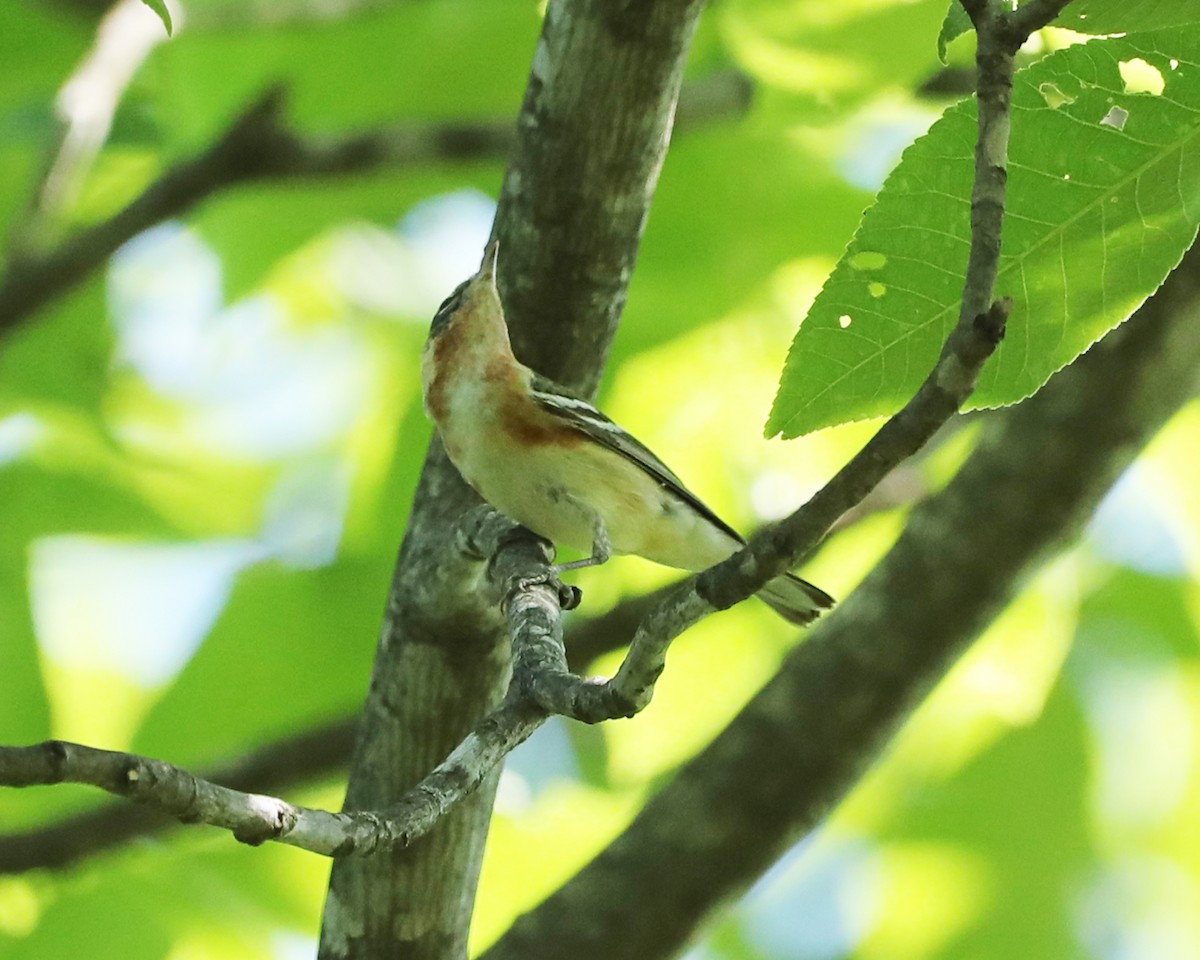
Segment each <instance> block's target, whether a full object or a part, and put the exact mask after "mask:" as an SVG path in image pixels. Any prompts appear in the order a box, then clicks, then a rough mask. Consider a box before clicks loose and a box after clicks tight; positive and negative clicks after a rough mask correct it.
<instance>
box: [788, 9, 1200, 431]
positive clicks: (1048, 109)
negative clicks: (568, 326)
mask: <svg viewBox="0 0 1200 960" xmlns="http://www.w3.org/2000/svg"><path fill="white" fill-rule="evenodd" d="M975 117H976V113H975V105H974V102H964V103H961V104H958V105H956V106H954V107H951V108H950V109H949V110H948V111H947V112H946V114H945V115H944V116H943V117H942V119H941V120H939V121H938V122H937V123H936V124H934V126H933V127H932V128H931V129H930V131H929V133H928V134H926V135H925V136H924V137H922V138H921V139H919V140H918V141H917V142H916V143H914V144H913V145H912V146H911V147H910V148H909V149H908V150H907V151H906V152H905V154H904V157H903V158H902V160H901V161H900V164H899V166H898V167H897V168H896V169H895V171H893V173H892V175H891V176H890V177H889V178H888V180H887V182H886V183H885V184H884V187H883V190H882V191H881V192H880V195H879V198H878V200H877V201H876V203H875V205H874V206H873V207H871V208H870V209H869V210H868V211H867V212H866V214H865V215H864V216H863V219H862V223H861V224H860V226H859V229H858V232H857V233H856V234H855V236H854V239H853V240H852V241H851V242H850V246H849V248H848V249H847V250H846V252H845V253H844V254H843V256H842V259H841V260H840V261H839V263H838V264H837V266H836V267H835V268H834V271H833V273H832V274H831V275H830V277H829V279H828V280H827V281H826V283H825V287H824V289H823V290H822V291H821V293H820V294H819V295H818V297H817V299H816V301H815V302H814V303H813V306H812V308H811V309H810V311H809V313H808V316H807V318H806V319H805V321H804V323H803V325H802V326H801V328H800V331H799V332H798V333H797V335H796V338H795V340H794V341H793V343H792V348H791V350H790V352H789V354H788V359H787V363H786V364H785V366H784V371H783V376H782V378H781V380H780V386H779V392H778V394H777V396H776V398H775V405H774V408H773V409H772V411H771V416H770V418H769V420H768V422H767V434H768V435H769V436H773V435H775V434H777V433H783V434H784V435H785V436H788V437H794V436H798V435H800V434H802V433H807V432H810V431H813V430H818V429H820V428H822V427H828V426H832V425H834V424H838V423H845V422H848V421H852V420H863V419H867V418H870V417H878V416H884V415H887V414H891V413H893V412H895V411H896V410H897V409H899V407H900V406H901V405H902V404H903V403H904V402H905V401H906V400H907V399H908V398H909V397H910V396H911V395H912V394H913V393H914V392H915V390H916V388H917V386H918V385H919V384H920V382H921V380H922V379H923V378H924V377H925V376H926V374H928V372H929V370H930V369H931V368H932V366H933V363H934V361H935V360H936V358H937V355H938V351H939V350H940V348H941V344H942V342H943V340H944V339H945V337H946V335H947V334H948V333H949V331H950V329H951V328H952V327H953V325H954V324H955V322H956V321H957V319H958V310H959V304H960V301H961V297H962V283H963V276H964V272H965V270H966V263H967V252H968V246H969V239H970V228H969V222H968V221H969V215H970V194H971V179H972V164H973V161H972V152H973V150H974V145H975V128H976V120H975ZM1198 223H1200V28H1194V29H1190V30H1172V31H1165V30H1164V31H1158V32H1155V33H1148V34H1140V35H1130V36H1128V37H1119V38H1108V39H1103V40H1093V41H1091V42H1089V43H1086V44H1081V45H1078V46H1074V47H1069V48H1067V49H1066V50H1062V51H1060V52H1059V53H1056V54H1054V55H1053V56H1050V57H1047V58H1046V59H1045V60H1042V61H1041V62H1039V63H1037V64H1035V65H1033V66H1032V67H1030V68H1029V69H1028V70H1024V71H1021V72H1020V73H1019V74H1018V75H1017V79H1016V84H1015V87H1014V90H1013V134H1012V143H1011V146H1010V150H1009V192H1008V216H1007V219H1006V222H1005V230H1004V243H1003V248H1002V256H1001V263H1000V274H999V278H998V282H997V288H996V292H997V295H1006V296H1011V297H1012V298H1013V300H1014V301H1015V309H1014V311H1013V317H1012V321H1011V322H1010V323H1009V329H1008V336H1007V338H1006V339H1005V341H1004V343H1003V344H1002V345H1001V347H1000V349H999V350H998V351H997V353H996V355H995V356H994V357H993V358H992V359H991V360H990V361H989V362H988V364H987V366H986V367H985V368H984V371H983V375H982V377H981V379H980V384H979V388H978V390H977V391H976V392H975V394H974V396H973V397H972V398H971V400H970V406H971V407H998V406H1003V405H1005V404H1009V403H1015V402H1016V401H1018V400H1021V399H1023V398H1025V397H1027V396H1029V395H1030V394H1031V393H1033V392H1034V391H1035V390H1037V389H1038V387H1040V386H1041V385H1042V384H1043V383H1045V382H1046V380H1047V379H1048V378H1049V377H1050V375H1051V374H1053V373H1054V372H1055V371H1056V370H1059V369H1061V368H1062V367H1063V366H1065V365H1066V364H1068V363H1070V362H1071V361H1072V360H1073V359H1074V358H1075V357H1077V356H1078V355H1079V354H1080V353H1082V352H1083V351H1084V350H1086V349H1087V348H1088V347H1089V346H1090V345H1091V344H1092V343H1094V342H1095V341H1096V340H1098V339H1099V338H1100V337H1102V336H1103V335H1104V334H1105V333H1106V332H1107V331H1108V330H1110V329H1112V328H1113V327H1115V326H1116V325H1117V324H1119V323H1121V321H1123V320H1124V319H1125V318H1126V317H1128V316H1129V315H1130V314H1131V313H1132V312H1133V311H1134V310H1135V309H1137V307H1138V306H1139V305H1140V304H1141V303H1142V301H1144V300H1145V299H1146V298H1147V297H1148V296H1149V295H1150V294H1151V293H1153V292H1154V290H1155V289H1157V287H1158V285H1159V284H1160V283H1162V281H1163V278H1164V277H1166V275H1167V273H1168V272H1169V271H1170V270H1171V269H1172V268H1173V267H1174V266H1175V265H1176V264H1177V263H1178V262H1179V259H1180V257H1181V256H1182V255H1183V252H1184V250H1186V249H1187V247H1188V246H1189V245H1190V244H1191V242H1192V239H1193V238H1194V237H1195V235H1196V227H1197V224H1198Z"/></svg>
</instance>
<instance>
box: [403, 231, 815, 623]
mask: <svg viewBox="0 0 1200 960" xmlns="http://www.w3.org/2000/svg"><path fill="white" fill-rule="evenodd" d="M498 258H499V244H498V243H497V242H496V241H494V240H493V241H492V242H491V243H489V244H488V247H487V249H486V252H485V253H484V257H483V261H482V264H481V265H480V268H479V270H478V271H477V272H476V273H475V274H474V275H473V276H471V277H470V278H468V279H467V280H465V281H463V282H462V283H460V284H459V285H458V286H457V287H456V288H455V290H454V292H453V293H451V294H450V296H448V297H447V298H446V299H445V301H443V303H442V305H441V306H440V307H439V308H438V310H437V313H436V314H435V315H434V318H433V322H432V324H431V326H430V332H429V338H428V340H427V341H426V344H425V348H424V350H423V352H422V357H421V384H422V394H423V400H424V406H425V411H426V413H427V414H428V415H429V417H430V419H431V420H432V421H433V422H434V425H435V426H436V428H437V431H438V433H439V435H440V436H441V440H442V445H443V447H444V448H445V451H446V454H447V456H448V457H449V458H450V461H451V463H453V464H454V466H455V467H456V468H457V470H458V472H459V473H460V474H461V475H462V477H463V479H464V480H465V481H466V482H467V483H468V484H469V485H470V486H471V487H472V488H473V489H474V490H475V492H476V493H478V494H479V496H480V497H482V498H483V499H484V500H485V501H487V502H488V503H489V504H490V505H491V506H492V507H493V508H495V509H496V510H498V511H499V512H500V513H502V514H504V515H506V516H507V517H509V518H510V519H511V520H514V521H516V522H517V523H519V524H521V525H523V526H525V527H527V528H529V529H530V530H532V531H533V532H534V533H536V534H537V535H538V536H540V537H543V538H544V539H546V540H549V541H550V542H551V543H553V544H554V545H555V547H556V548H562V547H567V548H570V549H572V550H575V551H578V552H581V553H587V552H589V551H590V553H589V556H587V557H586V558H584V559H581V560H574V561H571V562H569V563H562V564H558V565H556V566H554V567H552V570H553V571H554V572H555V573H562V572H565V571H567V570H575V569H579V568H582V567H589V566H594V565H598V564H602V563H605V562H606V561H607V560H608V559H609V558H610V557H611V556H613V555H614V554H635V555H637V556H641V557H645V558H646V559H648V560H652V561H654V562H656V563H659V564H663V565H665V566H668V567H676V568H679V569H682V570H689V571H693V572H698V571H701V570H705V569H707V568H708V567H711V566H713V565H714V564H716V563H719V562H720V561H722V560H725V559H726V558H728V557H729V556H731V555H732V554H733V553H735V552H736V551H737V550H739V549H740V548H741V547H742V546H744V545H745V542H746V541H745V539H744V538H743V537H742V536H741V535H740V534H739V533H738V532H737V531H736V530H734V529H733V528H732V527H731V526H729V524H727V523H726V522H725V521H723V520H722V519H721V518H720V517H718V516H717V514H716V513H714V512H713V511H712V510H711V509H710V508H709V507H708V506H706V505H705V503H704V502H703V501H702V500H701V499H700V498H699V497H697V496H696V495H695V494H694V493H692V492H691V490H689V489H688V488H687V487H686V486H685V485H684V483H683V481H682V480H680V479H679V477H678V476H676V475H675V473H674V472H673V471H672V470H671V469H670V468H669V467H667V465H666V464H664V463H663V462H662V460H660V459H659V458H658V457H657V456H656V455H655V454H654V453H653V452H651V450H650V449H649V448H647V447H646V446H645V444H643V443H641V442H640V441H638V440H637V439H636V438H634V437H633V436H632V435H631V434H630V433H628V432H627V431H626V430H624V429H622V428H621V427H619V426H618V425H617V424H615V423H614V422H613V421H612V420H611V419H609V418H608V417H607V416H605V415H604V414H603V413H601V412H600V411H599V410H598V409H597V408H596V407H595V406H593V405H592V404H591V403H588V402H587V401H586V400H584V399H583V398H581V397H579V396H576V395H575V394H573V393H572V392H571V391H569V390H567V389H566V388H564V387H562V386H560V385H559V384H556V383H554V382H552V381H551V380H548V379H546V378H545V377H543V376H541V375H540V374H538V373H536V372H535V371H533V370H532V369H530V368H529V367H527V366H525V365H524V364H523V363H521V362H520V361H519V360H518V359H517V358H516V356H515V355H514V353H513V349H512V344H511V341H510V340H509V335H508V326H507V322H506V320H505V315H504V307H503V304H502V303H501V299H500V292H499V290H498V288H497V286H496V269H497V262H498ZM758 596H759V597H760V598H761V599H762V600H763V601H765V602H766V603H767V604H768V605H769V606H770V607H771V608H772V609H774V610H775V611H776V612H778V613H779V614H780V615H781V616H782V617H784V619H786V620H788V621H789V622H791V623H794V624H806V623H809V622H811V621H812V620H813V619H815V618H816V617H817V616H819V615H820V613H821V612H822V611H823V610H826V609H828V608H829V607H831V606H833V603H834V600H833V598H832V597H830V596H829V594H827V593H826V592H825V591H824V590H822V589H821V588H820V587H816V586H814V585H813V584H811V583H808V582H807V581H805V580H802V579H800V578H799V577H797V576H795V575H793V574H791V573H785V574H783V575H782V576H779V577H776V578H775V579H773V580H770V581H769V582H768V583H767V584H766V586H764V587H763V588H762V589H761V590H760V591H759V592H758Z"/></svg>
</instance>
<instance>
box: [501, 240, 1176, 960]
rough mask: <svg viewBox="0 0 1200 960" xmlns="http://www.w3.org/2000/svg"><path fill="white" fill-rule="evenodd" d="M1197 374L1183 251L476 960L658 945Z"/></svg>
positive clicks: (734, 882)
mask: <svg viewBox="0 0 1200 960" xmlns="http://www.w3.org/2000/svg"><path fill="white" fill-rule="evenodd" d="M1198 373H1200V249H1193V250H1192V251H1191V252H1190V253H1189V254H1188V256H1187V257H1186V258H1185V260H1184V261H1183V263H1182V264H1181V265H1180V266H1179V268H1178V269H1176V271H1175V272H1174V273H1173V274H1172V275H1171V276H1170V277H1169V278H1168V280H1167V282H1166V283H1165V284H1164V286H1163V287H1162V289H1161V290H1160V291H1159V292H1158V293H1157V294H1156V295H1155V296H1154V298H1153V299H1152V300H1150V301H1148V302H1147V303H1146V304H1145V305H1144V306H1143V307H1142V309H1141V310H1139V311H1138V313H1137V315H1136V316H1135V317H1134V318H1133V319H1131V320H1130V321H1128V323H1127V324H1126V325H1125V326H1124V327H1122V328H1121V329H1119V330H1116V331H1114V332H1113V333H1111V334H1109V336H1107V337H1106V338H1105V339H1104V340H1102V341H1101V342H1100V343H1099V344H1097V345H1096V346H1093V347H1092V349H1091V350H1090V351H1088V353H1087V354H1085V355H1084V356H1083V357H1081V358H1080V359H1079V360H1078V361H1076V363H1075V364H1073V365H1072V366H1071V367H1068V368H1067V369H1066V370H1064V371H1062V372H1061V373H1059V374H1057V375H1056V376H1055V377H1054V378H1053V379H1052V380H1051V381H1050V382H1049V383H1048V384H1047V385H1046V386H1045V387H1043V388H1042V390H1041V391H1040V392H1039V393H1038V394H1037V395H1036V396H1034V397H1033V398H1032V399H1030V400H1027V401H1025V402H1024V403H1022V404H1020V405H1019V406H1017V407H1014V408H1011V409H1010V410H1008V411H1006V412H1004V413H1003V414H1001V415H998V416H997V417H995V418H994V419H993V420H991V421H990V422H989V424H988V427H987V428H986V430H985V433H984V436H983V438H982V439H981V441H980V443H979V445H978V446H977V448H976V450H975V452H974V453H973V454H972V455H971V456H970V458H969V459H968V461H967V463H966V464H965V465H964V467H963V468H962V470H961V471H960V472H959V474H958V475H957V476H956V477H955V478H954V479H953V480H952V481H951V483H950V484H949V485H948V486H947V487H946V488H945V489H944V490H943V491H942V492H940V493H938V494H936V495H934V496H933V497H931V498H930V499H928V500H926V501H925V502H924V503H922V504H921V505H919V506H918V507H917V508H916V509H915V510H914V512H913V515H912V518H911V520H910V522H909V524H908V525H907V527H906V529H905V532H904V534H903V535H902V536H901V538H900V540H899V541H898V542H897V543H896V545H895V547H894V548H893V549H892V550H891V551H890V552H889V553H888V555H887V557H885V559H884V560H883V561H882V562H881V563H880V565H879V566H878V567H877V568H876V569H875V570H874V571H873V572H872V573H871V574H870V575H869V576H868V577H867V579H866V580H865V581H864V582H863V583H862V585H861V586H860V587H859V588H858V590H856V591H855V592H854V594H853V595H851V596H850V597H849V598H848V599H847V600H846V601H845V602H844V603H843V604H842V605H841V607H840V608H839V609H838V610H835V611H834V612H833V613H832V614H830V615H828V616H827V617H826V618H824V619H822V620H821V621H820V623H818V625H817V626H816V627H815V628H814V629H813V630H812V632H811V634H810V636H809V637H808V638H807V639H806V641H805V642H804V643H803V644H801V645H800V646H798V647H797V648H796V649H795V650H794V651H793V652H792V653H791V654H790V655H789V657H788V658H787V660H786V661H785V663H784V665H783V668H782V669H781V670H780V672H779V673H778V674H777V675H776V677H775V678H773V679H772V680H771V681H770V682H769V683H768V685H767V686H766V687H765V688H764V689H763V690H762V691H761V692H760V693H759V694H758V695H757V696H756V697H755V698H754V699H753V700H752V701H751V702H750V704H749V705H748V706H747V707H746V708H745V709H744V710H743V711H742V713H741V714H740V715H739V716H738V718H737V719H736V720H735V721H734V722H733V723H732V724H731V725H730V726H729V727H727V728H726V729H725V730H724V731H723V732H722V733H721V734H720V735H719V736H718V738H717V739H716V740H715V741H714V742H713V743H712V744H711V745H710V746H709V747H708V748H707V749H706V750H705V751H704V752H702V753H701V754H700V755H699V756H697V757H696V758H695V759H694V760H692V761H691V762H690V763H688V764H687V765H686V766H685V767H684V768H683V769H682V770H681V771H680V772H679V773H678V775H677V776H676V777H675V779H674V780H673V781H672V782H671V783H670V784H669V785H668V786H667V787H666V788H665V789H663V791H662V792H661V793H659V794H658V795H657V796H656V797H655V798H653V799H652V800H651V801H650V802H649V804H647V806H646V807H645V808H644V809H643V810H642V812H641V813H640V814H639V815H638V817H637V819H636V820H635V821H634V823H633V824H632V825H631V826H630V827H629V829H628V830H627V831H626V832H625V833H624V834H623V835H622V836H621V837H619V838H618V839H617V840H616V841H615V842H614V843H613V844H612V845H611V846H610V847H609V848H608V849H606V850H605V851H603V852H602V853H601V854H600V855H599V856H598V857H597V858H596V859H595V860H593V861H592V862H591V863H590V864H589V865H588V866H586V867H585V868H584V869H583V870H582V871H581V872H580V873H579V874H578V875H577V876H576V877H575V878H574V879H572V880H570V881H569V882H568V883H567V884H566V885H565V886H564V887H563V888H561V889H560V890H559V891H557V892H556V893H554V894H553V895H551V896H550V898H549V899H547V900H546V901H545V902H544V903H542V904H541V905H540V906H539V907H537V908H536V909H534V910H533V911H532V912H530V913H528V914H526V915H525V916H523V917H522V918H520V919H519V920H518V921H517V922H516V924H515V925H514V926H513V928H512V929H511V930H510V931H509V932H508V933H507V934H505V936H504V937H502V938H501V940H500V941H499V942H498V943H496V944H495V945H494V946H493V947H492V948H491V949H490V950H488V951H487V952H486V953H485V954H484V955H483V958H484V960H517V958H520V960H558V958H561V957H589V956H604V957H605V958H606V960H635V958H636V960H655V958H666V957H671V956H675V955H677V953H678V951H679V950H680V949H681V948H682V945H683V944H684V943H685V942H686V941H687V940H688V938H689V937H691V936H692V935H693V934H694V931H695V930H696V929H697V927H698V926H699V925H700V924H701V923H702V922H703V921H704V918H705V917H706V916H707V915H708V914H709V913H710V912H711V911H713V910H714V909H716V908H717V907H718V906H719V905H720V904H722V903H725V902H728V900H729V899H730V898H731V897H734V896H736V895H738V894H739V893H741V892H742V891H744V890H745V889H746V888H747V887H748V886H749V885H750V884H751V883H753V882H754V880H755V879H756V878H757V877H759V876H761V875H762V873H763V872H764V871H765V870H767V869H768V867H769V866H770V865H771V863H773V862H774V861H775V860H776V859H777V858H778V857H779V856H780V855H781V854H782V853H783V852H784V851H785V850H786V849H787V848H788V847H789V846H790V845H791V844H793V843H795V842H796V841H797V840H799V839H800V838H801V837H802V836H803V835H804V834H806V833H807V832H808V831H811V830H812V829H814V828H815V827H816V826H817V825H818V824H819V823H820V822H821V820H822V819H823V818H824V817H825V815H826V814H827V813H828V812H829V811H830V810H831V809H832V808H833V807H834V805H835V804H836V803H837V802H838V801H839V800H840V799H841V798H842V797H843V796H844V795H845V794H846V793H847V792H848V791H849V790H850V789H851V788H852V787H853V785H854V784H855V783H856V782H858V780H859V779H860V778H861V776H862V773H863V770H864V769H865V768H866V767H867V766H868V765H869V764H870V763H871V762H872V761H873V760H874V759H875V757H876V756H878V754H879V752H880V751H881V749H882V748H883V747H884V745H885V744H886V742H887V740H888V739H889V738H890V736H891V734H892V733H893V732H894V731H895V730H896V729H897V727H898V726H899V725H900V723H901V722H902V721H903V719H904V718H905V717H906V716H907V714H908V713H909V712H911V710H912V709H913V708H914V707H915V706H916V705H917V704H918V703H919V702H920V701H921V699H922V698H923V697H924V695H925V694H926V693H927V692H928V691H929V690H930V689H931V688H932V687H933V686H934V684H935V683H936V682H937V681H938V680H939V679H940V678H941V677H942V676H944V674H945V673H946V671H947V670H948V669H949V667H950V665H951V664H952V663H953V662H954V660H955V659H956V658H957V657H958V656H959V655H960V654H961V653H962V652H963V651H964V650H965V648H966V647H967V646H968V644H969V643H970V642H971V641H972V640H973V639H974V638H975V637H976V636H977V635H978V634H979V633H980V632H981V631H982V630H983V628H984V627H985V626H986V625H987V623H988V622H989V621H990V620H991V619H992V618H993V617H994V616H995V615H996V614H997V613H998V612H999V611H1000V610H1001V609H1003V607H1004V606H1005V604H1006V603H1007V602H1008V601H1009V600H1010V598H1011V597H1012V596H1013V595H1014V594H1015V592H1016V591H1017V590H1018V589H1019V587H1020V585H1021V582H1022V580H1023V579H1024V578H1025V577H1026V576H1027V575H1028V574H1029V572H1030V571H1031V570H1032V569H1033V568H1035V567H1036V565H1037V564H1039V563H1040V562H1041V561H1042V560H1043V559H1045V558H1046V557H1047V556H1048V555H1049V554H1050V553H1051V552H1052V551H1053V550H1054V549H1056V548H1058V547H1060V546H1061V545H1063V544H1064V543H1067V542H1068V541H1069V540H1070V539H1071V538H1073V537H1074V536H1075V535H1076V534H1077V532H1078V530H1079V529H1080V527H1081V526H1082V525H1083V523H1084V522H1085V521H1086V519H1087V517H1088V516H1089V515H1090V514H1091V512H1092V511H1093V510H1094V509H1095V507H1096V505H1097V504H1098V503H1099V501H1100V499H1101V497H1102V496H1103V495H1104V493H1105V491H1106V490H1107V489H1108V488H1109V487H1110V486H1111V484H1112V483H1113V482H1114V481H1115V480H1116V478H1117V477H1118V476H1119V475H1120V473H1121V472H1122V471H1123V470H1124V469H1125V467H1126V466H1127V465H1128V464H1129V463H1130V462H1131V461H1132V460H1133V458H1134V457H1135V456H1136V455H1137V453H1138V452H1139V450H1140V448H1141V447H1142V446H1144V445H1145V444H1146V443H1147V441H1148V440H1149V439H1150V438H1151V437H1152V436H1153V435H1154V433H1155V432H1156V431H1157V429H1158V428H1159V427H1160V426H1161V425H1162V424H1163V423H1164V422H1165V421H1166V419H1167V418H1168V417H1169V416H1170V415H1171V414H1172V413H1173V412H1174V411H1175V410H1177V409H1178V408H1179V407H1180V406H1181V405H1182V404H1183V403H1184V402H1186V401H1187V400H1188V399H1189V398H1190V397H1191V396H1192V395H1193V393H1194V391H1195V389H1196V386H1197V379H1198ZM1115 383H1119V384H1121V388H1120V389H1119V390H1114V389H1113V384H1115ZM918 598H919V602H917V601H918ZM696 824H703V825H704V827H703V829H701V830H697V829H696ZM616 929H619V930H620V931H621V935H620V936H619V937H614V936H612V935H611V931H612V930H616Z"/></svg>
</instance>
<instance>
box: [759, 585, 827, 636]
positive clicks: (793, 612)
mask: <svg viewBox="0 0 1200 960" xmlns="http://www.w3.org/2000/svg"><path fill="white" fill-rule="evenodd" d="M758 597H759V599H760V600H762V601H763V602H764V603H766V604H767V605H768V606H769V607H770V608H771V609H772V610H774V611H775V612H776V613H778V614H779V615H780V616H781V617H783V619H785V620H787V621H788V622H789V623H795V624H798V625H803V624H806V623H811V622H812V621H813V620H815V619H816V618H817V617H819V616H820V615H821V611H822V610H828V609H829V608H830V607H832V606H833V597H831V596H830V595H829V594H827V593H826V592H825V591H824V590H822V589H821V588H820V587H814V586H813V585H812V584H811V583H809V582H808V581H807V580H801V579H800V578H799V577H797V576H794V575H793V574H790V573H785V574H784V575H783V576H782V577H776V578H775V579H774V580H771V581H770V582H769V583H767V585H766V586H765V587H763V588H762V589H761V590H759V591H758Z"/></svg>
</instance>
